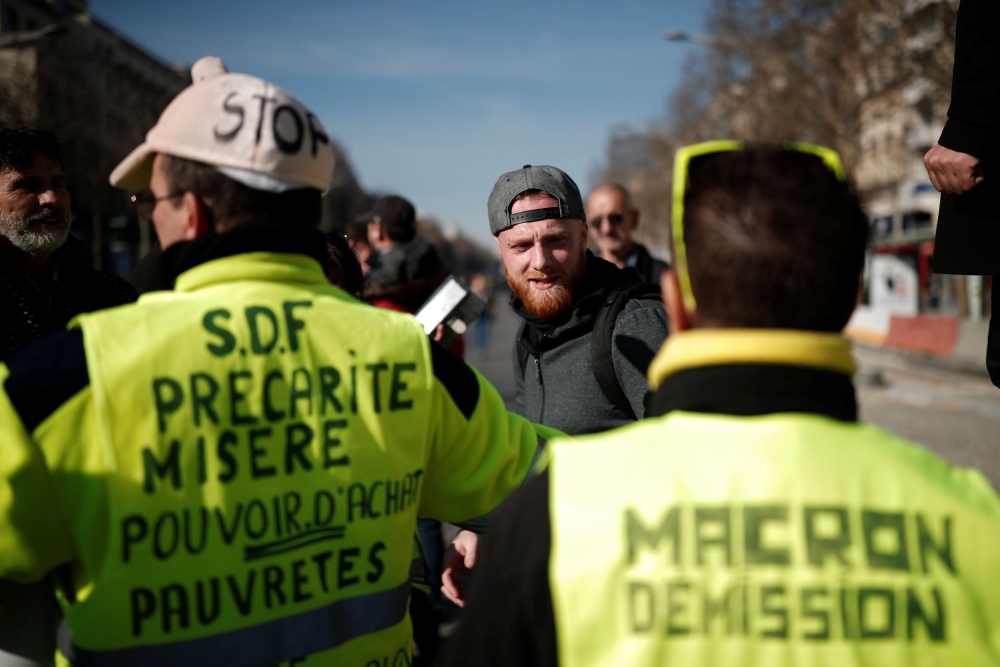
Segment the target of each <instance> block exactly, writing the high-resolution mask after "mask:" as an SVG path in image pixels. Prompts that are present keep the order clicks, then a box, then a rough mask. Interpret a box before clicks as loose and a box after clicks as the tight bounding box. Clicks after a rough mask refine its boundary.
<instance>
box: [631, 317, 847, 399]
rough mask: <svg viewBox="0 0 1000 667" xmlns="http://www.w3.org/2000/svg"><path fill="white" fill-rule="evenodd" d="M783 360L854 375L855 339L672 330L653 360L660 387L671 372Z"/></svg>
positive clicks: (653, 377)
mask: <svg viewBox="0 0 1000 667" xmlns="http://www.w3.org/2000/svg"><path fill="white" fill-rule="evenodd" d="M722 364H781V365H786V366H808V367H812V368H819V369H823V370H828V371H836V372H838V373H845V374H847V375H854V371H855V370H856V368H855V366H854V359H853V358H852V357H851V343H850V341H848V340H847V339H846V338H844V337H843V336H841V335H839V334H831V333H817V332H813V331H795V330H791V329H693V330H690V331H682V332H680V333H675V334H671V335H670V336H669V337H668V338H667V341H666V343H664V344H663V347H662V348H660V352H659V353H658V354H657V355H656V357H655V358H654V359H653V362H652V363H651V364H650V365H649V371H648V372H647V378H648V379H649V386H650V387H651V388H652V389H654V390H656V389H657V388H659V386H660V384H661V383H662V382H663V381H664V380H665V379H666V378H667V377H668V376H670V375H673V374H674V373H677V372H678V371H682V370H686V369H689V368H697V367H700V366H719V365H722Z"/></svg>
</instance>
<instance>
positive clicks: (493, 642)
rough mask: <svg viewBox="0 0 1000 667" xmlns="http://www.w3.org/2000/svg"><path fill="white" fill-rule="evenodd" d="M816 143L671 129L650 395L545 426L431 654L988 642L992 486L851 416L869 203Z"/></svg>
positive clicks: (900, 647) (500, 657) (820, 655)
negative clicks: (630, 419)
mask: <svg viewBox="0 0 1000 667" xmlns="http://www.w3.org/2000/svg"><path fill="white" fill-rule="evenodd" d="M719 144H726V146H725V147H720V146H719ZM803 148H804V147H803ZM811 148H816V147H811ZM819 150H820V151H821V152H823V153H824V154H823V157H822V158H820V157H819V156H818V155H817V154H816V152H815V151H809V152H800V151H799V150H789V149H784V148H771V147H758V148H745V149H742V148H741V147H740V145H739V144H735V142H710V143H709V144H708V145H704V144H703V145H698V146H693V147H688V148H686V149H682V151H681V152H680V153H679V158H678V161H677V166H676V167H675V169H674V178H684V179H685V185H686V187H685V190H684V192H685V194H684V196H683V201H682V202H677V201H675V203H674V208H675V214H676V215H677V218H676V219H675V226H678V225H679V226H680V230H679V231H680V235H679V236H680V238H682V239H683V246H682V247H675V249H674V258H675V261H674V267H675V268H676V272H675V271H674V270H668V271H667V272H666V273H664V277H663V281H662V287H663V297H664V303H665V305H666V308H667V310H668V312H669V318H670V324H671V328H672V333H671V336H670V338H669V339H668V340H667V342H666V343H665V344H664V346H663V349H662V350H661V351H660V352H659V354H658V355H657V358H656V359H655V360H654V361H653V363H652V365H651V366H650V369H649V378H650V383H651V385H652V387H653V390H654V394H653V396H652V398H651V401H650V409H649V414H648V415H647V418H646V419H645V420H644V421H642V422H640V423H639V424H636V425H634V426H631V427H628V428H625V429H616V430H614V431H610V432H607V433H604V434H601V435H593V436H588V437H581V438H574V439H572V440H556V441H554V442H553V443H552V445H551V447H550V448H549V450H548V451H547V452H546V462H547V466H546V469H545V471H544V472H542V473H541V474H539V475H538V476H537V477H534V478H533V479H532V480H530V481H529V482H527V483H526V484H525V485H524V487H522V488H521V489H520V490H519V491H518V492H516V493H515V494H514V495H513V496H512V497H511V498H510V499H509V500H508V501H507V502H506V503H504V505H503V506H502V507H501V508H500V510H499V511H498V512H497V514H496V516H495V518H494V519H493V520H492V521H491V523H490V533H489V539H487V540H484V542H483V553H482V554H481V555H480V558H479V561H480V564H479V566H478V567H479V571H478V572H477V578H476V581H475V583H474V585H473V586H472V590H471V597H470V599H469V602H468V605H467V607H466V610H465V614H464V616H463V620H462V624H461V626H460V627H459V628H458V630H457V632H456V634H455V636H454V637H452V638H451V639H450V640H449V643H448V644H446V646H445V649H444V651H445V653H446V655H445V656H444V659H443V660H442V661H441V663H440V664H442V665H449V666H450V665H481V664H490V665H497V666H502V665H511V666H513V665H539V666H543V665H549V666H555V665H578V666H587V665H634V666H637V667H640V666H647V665H648V666H652V665H675V664H677V665H686V666H692V667H700V666H706V667H707V666H719V667H723V666H728V665H744V666H746V667H770V666H771V665H789V664H811V665H819V664H826V665H839V664H851V665H872V666H874V665H880V666H881V665H900V666H902V665H917V664H921V665H983V666H986V665H996V664H998V662H997V656H998V655H1000V633H998V632H997V630H998V628H1000V579H998V578H997V576H996V572H997V571H998V570H1000V498H998V497H997V494H996V493H995V491H994V490H993V489H992V488H991V487H990V485H989V483H988V482H987V481H986V479H985V478H984V477H983V476H982V475H981V474H979V473H978V472H977V471H974V470H963V469H959V468H955V467H952V466H951V465H949V464H948V463H946V462H945V461H943V460H941V459H939V458H938V457H937V456H935V455H934V454H931V453H930V452H928V451H926V450H925V449H923V448H922V447H920V446H919V445H916V444H914V443H911V442H907V441H905V440H902V439H900V438H897V437H895V436H893V435H891V434H889V433H887V432H885V431H882V430H881V429H878V428H875V427H872V426H868V425H863V424H860V423H858V421H857V402H856V399H855V393H854V387H853V385H852V378H851V376H852V373H853V372H854V361H853V359H852V357H851V344H850V342H849V341H848V340H847V339H845V338H843V337H842V336H841V335H840V331H841V330H842V329H843V327H844V326H845V325H846V323H847V321H848V319H849V318H850V316H851V313H852V311H853V310H854V307H855V304H856V303H857V294H858V290H859V288H860V284H861V272H862V268H863V266H864V257H865V246H866V242H867V238H868V230H869V225H868V220H867V218H866V216H865V214H864V212H863V211H862V209H861V206H860V204H859V202H858V199H857V197H856V195H855V194H854V190H853V187H852V185H851V184H850V183H849V182H847V181H845V180H844V175H843V168H842V167H841V166H840V160H839V156H836V154H835V153H833V151H826V150H824V149H819ZM688 165H690V166H688ZM675 238H677V235H676V234H675Z"/></svg>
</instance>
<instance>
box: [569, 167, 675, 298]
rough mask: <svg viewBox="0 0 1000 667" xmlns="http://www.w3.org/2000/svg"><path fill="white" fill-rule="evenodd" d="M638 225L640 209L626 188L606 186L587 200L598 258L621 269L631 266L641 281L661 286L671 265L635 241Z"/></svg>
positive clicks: (595, 191)
mask: <svg viewBox="0 0 1000 667" xmlns="http://www.w3.org/2000/svg"><path fill="white" fill-rule="evenodd" d="M638 226H639V209H637V208H635V206H633V204H632V196H631V195H630V194H629V191H628V190H626V189H625V186H623V185H620V184H618V183H604V184H602V185H599V186H597V187H596V188H594V190H593V191H592V192H591V193H590V196H589V197H587V227H588V228H589V229H590V237H591V238H592V239H593V240H594V243H596V244H597V248H598V250H599V252H598V253H597V255H598V256H599V257H600V258H601V259H606V260H607V261H609V262H611V263H612V264H614V265H615V266H617V267H618V268H619V269H624V268H625V267H627V266H630V267H632V268H634V269H635V271H636V273H638V274H639V278H640V279H642V280H644V281H646V282H647V283H651V284H653V285H659V284H660V275H661V274H662V273H663V272H664V271H665V270H666V268H667V263H666V262H664V261H663V260H659V259H656V258H655V257H653V256H652V255H651V254H650V252H649V250H648V249H647V248H646V246H644V245H642V244H641V243H639V242H638V241H636V240H635V239H634V238H633V237H634V235H635V230H636V228H637V227H638Z"/></svg>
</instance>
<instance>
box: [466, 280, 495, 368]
mask: <svg viewBox="0 0 1000 667" xmlns="http://www.w3.org/2000/svg"><path fill="white" fill-rule="evenodd" d="M469 289H470V290H472V293H473V294H475V295H476V296H477V297H479V300H480V301H482V302H483V303H485V304H486V310H484V311H483V314H482V315H480V316H479V319H478V320H476V324H475V325H474V326H475V330H476V354H477V355H478V356H479V358H480V359H486V358H487V357H488V356H489V351H490V329H491V327H492V325H493V305H494V304H493V278H491V277H490V276H488V275H486V274H485V273H477V274H475V275H473V276H472V278H471V279H470V280H469Z"/></svg>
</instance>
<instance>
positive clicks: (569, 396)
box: [488, 166, 667, 435]
mask: <svg viewBox="0 0 1000 667" xmlns="http://www.w3.org/2000/svg"><path fill="white" fill-rule="evenodd" d="M488 207H489V219H490V230H491V231H492V232H493V236H494V237H495V238H496V242H497V247H498V248H499V249H500V256H501V258H502V260H503V269H504V273H505V274H506V275H507V282H508V283H509V284H510V288H511V290H512V291H513V297H512V299H511V307H512V308H513V309H514V312H516V313H517V314H518V315H520V316H521V317H522V318H524V322H525V323H524V325H523V326H522V327H521V329H520V331H519V333H518V337H517V341H516V343H515V350H514V352H515V353H514V374H515V379H516V384H517V411H518V412H519V413H520V414H522V415H523V416H525V417H527V418H528V419H530V420H531V421H533V422H536V423H540V424H544V425H546V426H551V427H553V428H557V429H559V430H561V431H564V432H565V433H568V434H571V435H577V434H581V433H595V432H598V431H605V430H607V429H610V428H615V427H617V426H622V425H624V424H627V423H629V422H632V421H635V420H636V419H641V418H642V417H643V415H644V414H645V405H644V401H645V397H646V393H647V390H648V385H647V382H646V368H647V367H648V366H649V362H650V361H651V360H652V358H653V355H654V354H655V353H656V350H658V349H659V348H660V346H661V345H662V343H663V340H664V338H666V335H667V322H666V317H665V315H664V313H663V309H662V308H661V307H660V303H659V299H658V294H657V293H656V292H655V290H652V289H650V288H648V287H644V286H643V285H642V283H641V281H640V279H639V277H638V275H637V274H636V273H635V271H634V270H633V269H631V268H625V269H619V268H618V267H616V266H615V265H614V264H611V263H610V262H607V261H605V260H603V259H601V258H599V257H596V256H594V255H593V254H592V253H591V252H590V251H588V250H587V223H586V222H585V219H586V213H585V212H584V207H583V198H582V197H581V196H580V190H579V188H577V186H576V183H574V182H573V179H571V178H570V177H569V176H568V175H567V174H566V173H564V172H563V171H561V170H559V169H556V168H555V167H548V166H541V167H532V166H525V167H523V168H522V169H518V170H517V171H512V172H509V173H507V174H504V175H503V176H501V177H500V179H499V180H498V181H497V183H496V185H495V186H494V188H493V192H492V193H491V194H490V198H489V204H488ZM616 297H617V298H616ZM611 302H616V303H615V306H616V307H614V308H612V309H611V310H609V309H608V307H609V306H611V305H612V304H611ZM615 311H617V313H615ZM611 318H613V319H611ZM595 327H600V328H601V329H602V330H603V329H604V328H605V327H606V328H607V333H608V334H610V335H608V336H604V335H603V331H602V330H598V329H597V328H595ZM608 339H609V340H610V345H609V346H608V348H610V349H608V348H606V347H605V345H604V341H605V340H608ZM609 362H610V365H609ZM602 366H603V367H605V368H606V369H607V370H605V371H604V372H603V373H602V370H601V367H602ZM610 369H613V372H612V371H611V370H610ZM609 376H610V380H609Z"/></svg>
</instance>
